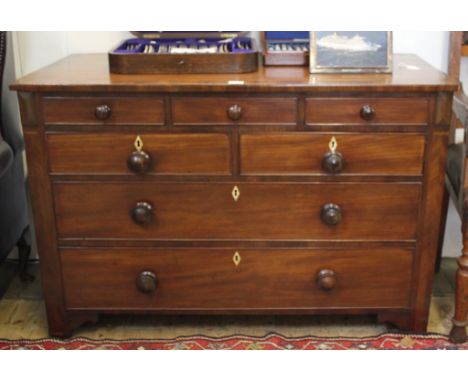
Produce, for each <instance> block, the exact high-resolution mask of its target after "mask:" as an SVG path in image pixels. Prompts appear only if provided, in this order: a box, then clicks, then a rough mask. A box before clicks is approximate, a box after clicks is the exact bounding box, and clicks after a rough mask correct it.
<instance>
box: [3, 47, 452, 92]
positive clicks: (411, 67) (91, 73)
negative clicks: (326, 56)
mask: <svg viewBox="0 0 468 382" xmlns="http://www.w3.org/2000/svg"><path fill="white" fill-rule="evenodd" d="M457 87H458V83H457V82H456V81H455V80H452V79H450V78H448V77H447V76H446V75H445V74H444V73H442V72H440V71H438V70H436V69H434V68H433V67H431V66H430V65H428V64H427V63H425V62H424V61H423V60H421V59H420V58H418V57H417V56H414V55H401V54H397V55H395V56H394V71H393V74H391V75H389V74H343V75H336V74H334V75H329V74H320V75H310V74H309V72H308V69H307V68H303V67H267V68H265V67H260V68H259V70H258V71H257V72H254V73H246V74H216V75H188V74H187V75H118V74H111V73H110V72H109V66H108V61H107V57H106V55H105V54H81V55H72V56H69V57H67V58H65V59H63V60H61V61H58V62H57V63H54V64H52V65H50V66H48V67H46V68H43V69H40V70H38V71H36V72H33V73H31V74H29V75H26V76H25V77H22V78H21V79H19V80H17V81H16V82H15V83H13V84H12V86H11V89H13V90H18V91H24V92H48V93H53V92H93V93H95V92H109V91H111V92H127V91H129V92H174V93H180V92H205V91H207V92H266V93H294V92H330V91H348V92H352V91H372V92H432V91H454V90H456V89H457Z"/></svg>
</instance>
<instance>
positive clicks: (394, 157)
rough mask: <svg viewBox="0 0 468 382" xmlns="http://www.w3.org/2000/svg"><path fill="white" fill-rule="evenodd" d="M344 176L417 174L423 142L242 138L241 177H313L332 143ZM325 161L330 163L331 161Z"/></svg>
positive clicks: (412, 138)
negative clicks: (302, 175) (255, 175)
mask: <svg viewBox="0 0 468 382" xmlns="http://www.w3.org/2000/svg"><path fill="white" fill-rule="evenodd" d="M333 140H334V142H335V144H336V146H335V147H334V150H335V152H336V153H338V155H339V160H340V163H341V166H342V168H341V169H340V171H337V173H339V174H343V175H416V176H417V175H421V174H422V169H423V158H424V146H425V139H424V136H423V135H413V134H383V133H380V134H339V133H338V134H331V133H330V134H320V133H265V134H263V133H260V134H243V135H242V136H241V172H242V174H246V175H248V174H260V175H262V174H264V175H271V174H280V175H301V174H307V175H313V174H318V175H320V174H330V173H333V172H332V171H331V169H330V168H327V167H326V163H325V161H326V160H327V159H326V158H325V156H326V155H327V154H330V153H331V151H332V150H331V149H330V144H331V143H332V142H333ZM328 160H331V158H329V159H328Z"/></svg>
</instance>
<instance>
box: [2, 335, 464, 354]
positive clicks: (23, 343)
mask: <svg viewBox="0 0 468 382" xmlns="http://www.w3.org/2000/svg"><path fill="white" fill-rule="evenodd" d="M439 349H440V350H457V349H459V350H462V349H464V350H468V342H467V343H465V344H458V345H456V344H453V343H451V342H449V340H448V338H447V337H446V336H442V335H438V334H426V335H409V334H408V335H406V334H395V333H386V334H381V335H378V336H375V337H367V338H346V337H343V338H324V337H300V338H287V337H284V336H282V335H280V334H277V333H270V334H268V335H266V336H264V337H252V336H242V335H236V336H229V337H221V338H212V337H207V336H190V337H177V338H174V339H165V340H143V339H140V340H138V339H131V340H92V339H88V338H82V337H78V338H73V339H70V340H57V339H52V338H47V339H41V340H0V350H439Z"/></svg>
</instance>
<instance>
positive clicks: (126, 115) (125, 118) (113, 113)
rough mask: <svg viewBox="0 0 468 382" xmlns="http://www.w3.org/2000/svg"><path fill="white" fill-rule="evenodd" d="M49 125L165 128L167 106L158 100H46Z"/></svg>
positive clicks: (144, 98) (90, 98)
mask: <svg viewBox="0 0 468 382" xmlns="http://www.w3.org/2000/svg"><path fill="white" fill-rule="evenodd" d="M42 104H43V110H44V121H45V123H46V124H86V125H96V124H97V125H102V124H108V125H143V124H144V125H163V124H164V104H163V100H162V98H157V97H51V98H49V97H47V98H44V99H43V100H42Z"/></svg>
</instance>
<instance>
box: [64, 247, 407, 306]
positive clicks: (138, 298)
mask: <svg viewBox="0 0 468 382" xmlns="http://www.w3.org/2000/svg"><path fill="white" fill-rule="evenodd" d="M236 252H237V254H236ZM60 253H61V264H62V272H63V275H62V280H63V282H64V289H65V303H66V306H67V308H74V309H80V308H83V309H92V308H96V309H144V310H152V309H160V310H178V309H180V310H204V309H216V310H218V311H222V310H241V309H254V310H262V309H265V310H271V309H298V310H303V309H314V308H317V309H320V308H324V309H327V310H331V309H334V308H338V309H339V308H353V307H355V308H360V309H364V308H407V307H408V306H409V298H410V296H409V294H410V290H411V288H410V286H411V275H412V261H413V250H411V249H402V248H384V247H376V248H361V249H346V250H345V249H216V248H197V249H193V248H191V249H190V248H185V249H180V248H165V249H149V248H107V249H104V248H100V249H99V248H66V249H61V250H60ZM234 259H236V261H235V262H234ZM236 264H237V265H236ZM154 276H155V278H154ZM137 283H139V285H140V286H139V287H137Z"/></svg>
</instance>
